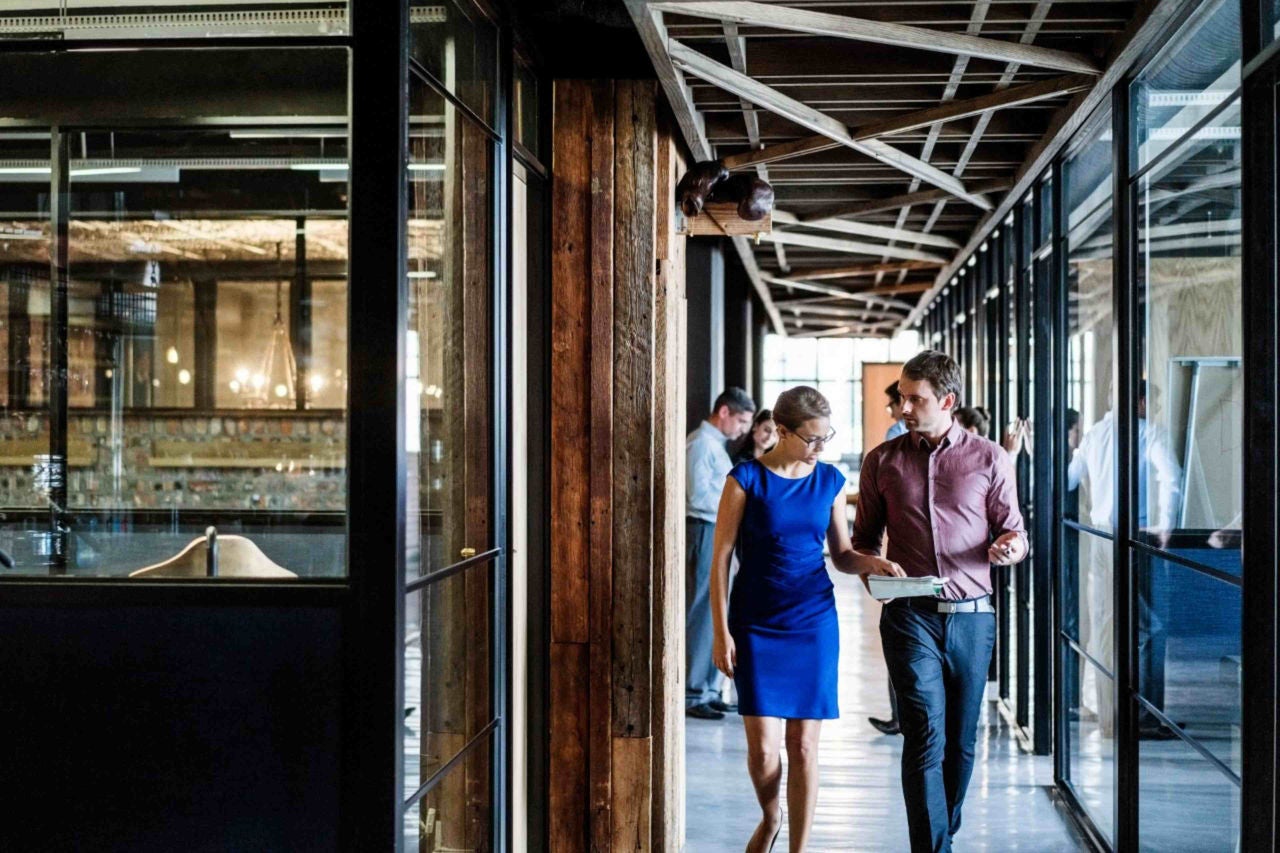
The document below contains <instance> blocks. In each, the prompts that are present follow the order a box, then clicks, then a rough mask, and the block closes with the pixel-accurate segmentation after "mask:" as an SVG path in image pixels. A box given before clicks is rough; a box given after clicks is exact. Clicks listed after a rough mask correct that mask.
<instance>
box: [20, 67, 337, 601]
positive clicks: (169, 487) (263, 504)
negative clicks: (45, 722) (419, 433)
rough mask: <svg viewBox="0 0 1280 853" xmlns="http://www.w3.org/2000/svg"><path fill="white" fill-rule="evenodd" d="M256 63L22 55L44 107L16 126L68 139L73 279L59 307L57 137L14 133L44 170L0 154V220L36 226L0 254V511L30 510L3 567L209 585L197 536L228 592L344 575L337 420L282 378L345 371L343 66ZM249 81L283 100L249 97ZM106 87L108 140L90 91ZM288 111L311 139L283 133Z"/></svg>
mask: <svg viewBox="0 0 1280 853" xmlns="http://www.w3.org/2000/svg"><path fill="white" fill-rule="evenodd" d="M252 54H253V55H252V57H249V56H248V53H247V52H246V51H243V50H240V49H234V50H216V51H209V52H206V53H204V54H200V53H199V52H196V51H191V50H183V51H172V50H164V49H148V50H142V51H138V50H131V51H96V52H92V53H84V54H75V56H74V58H75V61H69V60H66V57H65V56H60V57H58V58H55V57H53V56H52V55H24V56H23V57H22V58H21V61H22V62H23V63H26V65H27V69H26V70H27V71H29V72H30V75H29V76H28V77H26V78H24V79H25V80H28V81H29V83H30V90H31V92H33V93H36V94H38V95H39V98H35V97H34V96H33V97H32V98H30V99H27V100H23V101H21V102H15V103H14V104H13V105H12V108H13V109H14V111H15V113H16V114H17V115H18V116H19V117H21V118H24V119H26V120H28V121H44V120H47V119H50V118H57V119H58V122H49V124H50V125H52V124H59V125H60V126H61V127H62V128H63V130H62V133H65V134H67V135H68V136H69V137H70V138H69V140H68V143H69V149H70V162H69V165H68V167H67V172H66V174H64V175H61V176H60V177H61V178H62V179H63V180H66V181H67V182H68V186H69V206H68V209H69V223H68V230H67V236H66V251H67V255H68V258H69V265H68V275H67V279H66V285H65V291H63V290H60V289H59V288H58V287H56V286H52V285H51V283H50V282H49V274H48V268H49V258H50V254H51V251H52V249H51V244H52V241H53V240H54V239H55V235H54V232H53V229H52V227H51V222H50V211H49V208H48V204H47V202H46V203H44V204H41V203H40V202H39V197H40V194H41V193H43V195H44V196H45V197H46V198H47V196H48V193H49V187H50V182H51V180H52V177H53V176H52V168H53V164H51V163H49V160H48V151H49V148H50V141H51V138H52V136H51V132H50V131H48V130H45V131H36V130H30V131H24V133H23V135H24V136H25V137H32V138H31V139H30V140H29V141H24V142H23V143H22V144H26V145H32V146H39V147H40V148H41V149H43V151H44V152H45V154H44V155H43V156H44V158H45V159H44V161H43V163H44V164H48V165H43V164H42V165H40V166H38V167H33V166H32V165H31V164H30V163H29V161H27V160H26V159H25V158H24V159H22V160H19V158H20V157H21V154H22V153H23V152H20V151H18V150H17V148H16V143H15V147H14V148H6V147H4V146H0V182H3V183H4V184H5V185H6V189H5V190H3V191H0V192H5V193H7V194H8V198H7V199H6V202H7V204H6V205H5V206H6V209H7V210H11V211H14V212H21V213H22V216H21V219H22V220H23V221H30V222H32V223H40V225H39V226H38V227H32V228H30V229H28V230H30V231H32V234H33V235H36V234H38V235H40V236H39V237H34V236H31V235H25V233H24V240H23V246H22V247H21V248H19V249H16V250H14V249H10V250H6V249H3V248H0V252H7V253H8V254H6V255H3V256H0V258H3V259H2V260H0V265H3V269H4V273H3V279H2V280H3V282H4V285H5V286H4V290H5V293H4V304H5V308H6V314H7V316H6V318H5V319H6V321H7V322H6V323H5V324H4V326H5V335H6V341H5V346H4V347H3V348H0V359H3V369H0V375H3V377H4V382H5V386H6V402H7V408H6V417H5V423H6V424H7V425H8V427H7V428H6V430H5V434H4V435H3V436H0V502H3V504H4V505H5V506H8V507H20V508H21V507H44V508H45V509H44V511H42V512H39V513H34V512H17V513H6V517H5V519H4V520H3V523H0V547H4V548H5V549H6V550H9V551H11V553H13V555H14V557H15V559H16V561H17V564H18V565H17V567H16V569H15V570H13V571H12V572H10V574H50V573H53V574H67V575H84V576H115V577H123V576H130V575H134V574H138V576H139V577H171V576H182V577H195V576H200V577H203V576H206V575H207V573H208V561H207V560H205V558H204V555H205V554H206V553H207V552H208V550H209V548H208V543H207V541H206V540H204V539H203V536H204V533H205V531H206V529H207V528H209V527H213V528H215V530H216V531H217V534H218V536H219V541H220V542H221V544H220V546H219V554H220V555H221V556H220V561H219V569H218V574H219V575H220V576H223V577H230V576H236V575H241V574H249V575H255V576H272V577H281V578H286V577H305V576H322V575H324V576H333V575H340V574H342V573H343V572H344V571H345V564H346V554H345V549H346V544H345V543H346V537H345V521H344V511H345V508H346V473H345V466H346V417H345V414H344V413H343V412H342V411H341V403H339V404H338V405H337V406H334V407H333V408H329V409H327V410H325V411H319V410H316V407H315V405H314V403H313V401H311V400H309V399H308V398H307V397H306V395H305V394H302V393H300V392H301V391H303V390H304V389H302V388H300V387H299V385H300V381H299V380H300V378H301V377H303V376H305V375H306V374H305V373H302V372H300V370H301V367H302V366H303V365H309V364H310V363H311V361H312V357H311V356H312V353H313V351H318V352H321V353H324V356H323V358H324V359H325V360H326V361H325V363H326V364H327V365H328V366H329V367H330V369H331V370H344V369H345V366H339V362H340V361H341V360H345V358H346V350H345V341H346V332H345V325H346V313H345V306H343V307H342V308H341V310H338V311H335V310H334V309H332V308H321V307H320V306H319V305H317V304H315V302H316V299H315V295H316V294H322V295H324V298H325V300H327V301H328V302H329V303H335V304H336V302H338V301H342V302H345V292H346V243H347V237H346V234H347V230H346V198H347V185H346V173H347V153H346V139H347V125H346V122H347V82H348V69H347V52H346V50H345V49H327V48H305V49H279V48H269V49H261V50H254V51H252ZM191 67H199V68H200V69H202V70H201V74H200V75H199V76H198V78H197V76H196V75H194V74H192V73H189V69H190V68H191ZM247 68H253V69H255V71H254V73H253V74H252V75H246V72H245V69H247ZM261 68H266V69H268V70H269V71H271V72H272V74H273V75H274V76H273V77H272V79H279V80H282V81H288V83H287V84H285V83H282V84H281V87H280V88H279V89H278V90H276V91H272V92H270V93H269V97H268V96H266V95H264V93H263V90H262V85H263V84H262V82H261V81H262V79H263V78H262V76H261V75H260V74H259V69H261ZM157 78H162V79H165V80H166V81H168V83H169V84H170V85H168V86H166V87H164V88H163V89H162V90H157V89H156V87H155V86H154V84H153V81H154V79H157ZM108 89H109V91H110V98H109V100H110V104H111V113H112V114H111V116H110V118H111V120H112V122H113V123H110V124H106V123H103V122H104V119H105V117H104V115H103V113H102V110H101V109H100V106H101V105H100V104H99V103H98V101H97V99H96V98H95V97H94V93H95V92H98V93H104V92H107V91H108ZM72 92H74V93H76V96H75V98H71V97H70V96H69V95H68V93H72ZM192 103H199V104H201V105H202V108H203V110H204V112H203V113H202V115H201V116H199V117H198V119H193V120H192V121H191V123H190V125H189V126H183V125H182V124H181V123H176V122H173V121H172V120H164V121H160V120H158V119H159V118H161V117H164V116H172V115H184V116H189V115H190V114H191V109H190V104H192ZM299 114H305V115H308V116H310V117H312V118H311V120H310V123H309V124H308V126H307V127H305V128H300V127H298V126H296V125H294V124H292V120H293V117H295V116H296V115H299ZM273 116H274V117H273ZM78 117H79V118H83V120H84V121H85V122H87V123H88V124H86V125H85V128H84V129H75V128H76V127H77V123H76V120H77V118H78ZM19 169H21V170H24V171H21V172H19V171H18V170H19ZM10 178H12V179H13V181H10V180H9V179H10ZM18 181H25V182H26V183H22V184H19V183H17V182H18ZM10 186H12V187H13V189H12V190H10V189H9V187H10ZM23 193H29V194H30V198H29V199H28V200H26V201H24V200H23ZM9 205H14V206H12V207H10V206H9ZM28 214H29V215H28ZM308 218H313V219H315V220H316V222H317V224H316V229H315V234H314V236H313V235H312V234H311V231H310V230H308V228H305V227H302V224H303V223H304V222H305V221H306V220H307V219H308ZM16 222H17V220H15V221H14V222H8V221H5V222H3V223H2V224H3V227H4V228H8V229H11V230H12V229H16V228H18V225H17V224H16ZM23 227H25V226H23ZM10 245H11V246H16V241H14V242H12V243H10ZM3 246H4V242H3V240H2V239H0V247H3ZM41 267H43V269H44V273H43V275H42V274H41V273H40V272H39V271H38V270H39V268H41ZM321 275H322V276H324V279H323V284H319V285H318V284H317V282H316V281H313V279H318V277H319V276H321ZM308 294H311V296H308ZM59 302H62V303H63V304H65V306H66V312H67V321H66V322H65V324H59V323H58V321H57V313H56V311H55V310H54V309H55V307H56V305H57V304H58V303H59ZM300 306H301V307H302V308H305V309H306V310H305V311H301V310H300ZM306 314H310V315H311V316H310V317H308V316H304V315H306ZM277 318H278V319H277ZM315 323H319V324H320V325H318V326H314V324H315ZM337 326H341V328H336V327H337ZM313 340H314V341H316V342H317V344H318V346H313V345H312V341H313ZM61 357H65V359H66V364H67V370H66V372H65V374H62V373H60V372H59V371H58V370H56V369H55V367H56V363H57V360H58V359H59V358H61ZM291 365H292V367H291ZM242 369H243V371H244V377H243V378H244V380H245V381H238V376H237V374H238V373H239V372H240V371H241V370H242ZM259 376H261V377H262V378H261V380H260V381H255V379H256V378H257V377H259ZM233 383H235V385H234V386H233ZM58 401H63V402H65V404H66V407H67V411H68V415H67V424H66V426H67V428H66V431H65V433H62V434H60V435H59V434H58V433H57V432H56V431H55V430H54V429H53V428H52V415H53V412H54V411H55V410H54V409H53V408H52V407H51V403H53V402H58ZM335 408H336V409H338V411H334V409H335ZM50 506H52V507H53V508H54V511H53V512H52V513H50V512H49V510H48V508H49V507H50ZM51 516H52V517H51ZM232 537H242V538H232Z"/></svg>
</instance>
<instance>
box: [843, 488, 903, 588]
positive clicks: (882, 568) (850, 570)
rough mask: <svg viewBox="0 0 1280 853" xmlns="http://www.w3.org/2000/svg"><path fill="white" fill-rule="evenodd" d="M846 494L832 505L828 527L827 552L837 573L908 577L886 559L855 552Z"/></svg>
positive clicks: (899, 567)
mask: <svg viewBox="0 0 1280 853" xmlns="http://www.w3.org/2000/svg"><path fill="white" fill-rule="evenodd" d="M846 512H847V510H846V502H845V497H844V492H843V491H842V492H840V494H838V495H836V499H835V502H834V503H832V504H831V522H830V524H828V525H827V550H829V551H830V552H831V563H832V565H834V566H835V567H836V570H837V571H840V572H844V573H845V574H846V575H864V576H865V575H889V576H891V577H906V574H907V573H906V572H904V571H903V570H902V567H901V566H899V565H898V564H897V563H894V562H891V561H889V560H886V559H884V558H883V557H880V556H879V555H876V554H864V553H862V552H861V551H857V550H854V547H853V542H851V541H850V540H849V521H848V517H847V515H846Z"/></svg>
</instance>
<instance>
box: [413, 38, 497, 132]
mask: <svg viewBox="0 0 1280 853" xmlns="http://www.w3.org/2000/svg"><path fill="white" fill-rule="evenodd" d="M409 72H410V73H411V74H413V76H414V77H415V78H417V79H418V80H419V81H420V82H421V83H422V84H423V85H425V86H426V87H427V88H429V89H431V90H432V91H434V92H435V93H436V94H437V95H439V96H440V97H442V98H444V99H445V100H446V101H448V102H449V105H450V106H452V107H453V108H454V109H456V110H458V112H460V113H462V114H464V115H465V116H466V117H467V118H469V119H470V120H471V121H472V122H473V123H475V124H477V125H479V126H480V129H481V130H482V131H484V132H485V134H487V135H488V137H489V138H490V139H491V140H493V141H494V142H500V141H502V134H501V133H500V132H499V131H498V130H496V129H495V128H494V127H493V123H492V122H491V121H489V120H488V119H486V118H484V117H483V116H481V115H480V114H479V113H477V112H476V111H475V110H474V109H472V108H471V107H470V106H468V105H467V103H466V102H464V101H463V100H462V99H461V98H459V97H458V96H457V95H455V94H454V93H453V92H451V91H449V88H448V87H447V86H445V84H444V81H442V80H441V79H440V78H439V77H436V75H434V74H432V73H431V72H430V71H428V70H427V67H426V66H425V65H423V64H422V63H421V62H419V61H418V60H417V59H416V58H415V57H412V56H410V57H409Z"/></svg>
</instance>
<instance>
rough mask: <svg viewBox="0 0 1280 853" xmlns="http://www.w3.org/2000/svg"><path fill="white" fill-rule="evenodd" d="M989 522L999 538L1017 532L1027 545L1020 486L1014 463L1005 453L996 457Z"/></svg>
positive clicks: (988, 497) (988, 494) (989, 497)
mask: <svg viewBox="0 0 1280 853" xmlns="http://www.w3.org/2000/svg"><path fill="white" fill-rule="evenodd" d="M987 524H989V525H990V527H991V534H992V536H993V537H995V538H997V539H998V538H999V537H1001V536H1003V535H1004V534H1006V533H1017V534H1018V536H1019V538H1021V539H1022V544H1023V545H1027V544H1028V543H1027V530H1026V526H1025V525H1024V524H1023V521H1022V511H1021V510H1020V509H1018V486H1017V480H1016V478H1015V477H1014V473H1013V463H1012V462H1010V460H1009V457H1008V456H1007V455H1005V454H1003V453H1001V454H999V455H998V456H997V457H996V462H995V472H994V473H993V474H992V479H991V488H990V490H988V491H987Z"/></svg>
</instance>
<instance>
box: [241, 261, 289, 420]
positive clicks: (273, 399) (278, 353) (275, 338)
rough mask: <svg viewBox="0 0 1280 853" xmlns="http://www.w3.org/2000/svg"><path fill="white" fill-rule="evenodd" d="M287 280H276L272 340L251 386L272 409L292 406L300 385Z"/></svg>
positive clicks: (263, 402)
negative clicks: (287, 318) (285, 299)
mask: <svg viewBox="0 0 1280 853" xmlns="http://www.w3.org/2000/svg"><path fill="white" fill-rule="evenodd" d="M280 262H281V261H280V244H279V243H276V265H277V266H279V265H280ZM283 290H284V280H283V279H278V280H277V281H276V316H275V319H274V320H273V321H272V322H271V343H270V345H269V346H268V347H267V352H266V354H265V355H263V357H262V366H261V368H260V369H259V370H258V373H257V374H256V375H254V376H253V377H252V380H251V388H252V392H253V395H254V397H255V398H256V399H257V401H258V403H259V405H264V406H266V407H267V408H269V409H292V408H293V406H294V395H295V393H296V392H297V388H296V386H295V384H294V382H295V378H296V377H297V372H298V371H297V368H298V365H297V362H296V361H294V357H293V345H292V344H291V343H290V342H289V329H288V327H287V326H286V325H285V322H284V313H283V303H282V294H283Z"/></svg>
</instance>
